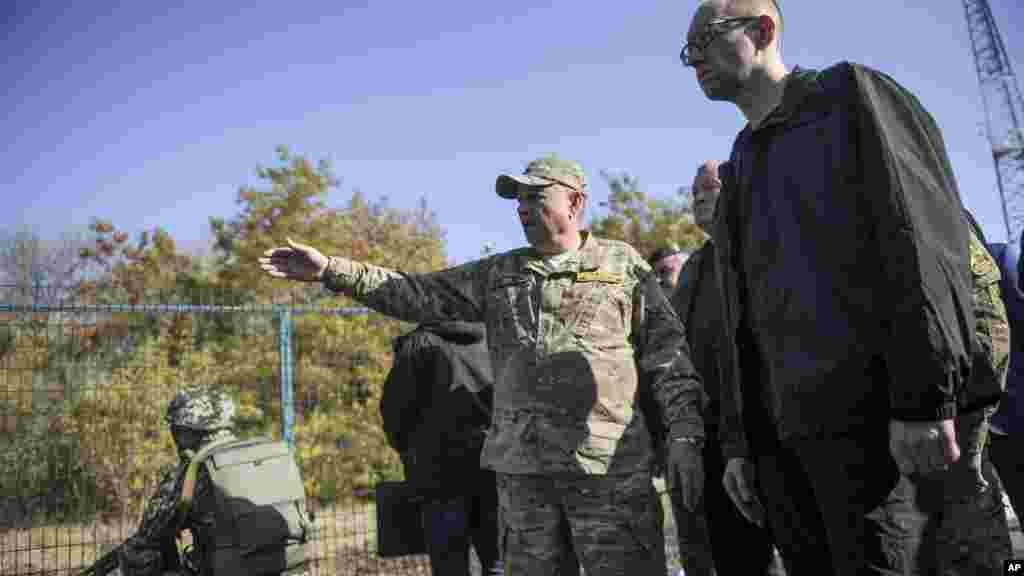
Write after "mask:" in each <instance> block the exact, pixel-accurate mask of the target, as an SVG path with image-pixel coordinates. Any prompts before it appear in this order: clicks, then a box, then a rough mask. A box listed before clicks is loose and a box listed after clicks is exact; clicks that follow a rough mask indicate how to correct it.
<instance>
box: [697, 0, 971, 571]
mask: <svg viewBox="0 0 1024 576" xmlns="http://www.w3.org/2000/svg"><path fill="white" fill-rule="evenodd" d="M782 21H783V17H782V14H781V12H780V10H779V7H778V5H777V4H776V3H774V2H770V1H767V0H764V1H755V0H745V1H738V0H709V1H706V2H704V3H702V4H701V5H700V6H699V8H698V9H697V12H696V14H695V15H694V17H693V20H692V22H691V24H690V28H689V31H688V34H687V43H686V45H685V46H684V47H683V50H682V53H681V54H680V56H681V59H682V61H683V64H684V65H686V66H690V67H693V69H694V71H695V77H696V81H697V83H698V85H699V87H700V89H701V91H702V92H703V93H704V95H705V96H706V97H707V98H708V99H709V100H713V101H724V102H731V103H733V104H735V105H736V107H737V108H739V110H740V111H741V112H742V113H743V115H744V117H745V118H746V120H747V126H746V127H745V128H744V129H743V130H742V131H741V132H740V133H739V135H738V136H737V138H736V141H735V143H734V144H733V149H732V153H731V154H730V158H729V162H728V163H727V164H725V165H723V167H722V168H721V169H720V170H719V172H720V177H721V180H722V186H723V194H722V197H721V202H720V204H719V206H718V211H719V214H718V215H717V218H716V222H715V231H714V238H715V242H716V255H717V261H718V265H719V270H718V277H719V281H720V284H721V286H722V291H721V294H722V297H723V306H724V311H725V323H726V338H727V346H725V347H724V349H725V351H726V354H727V355H728V356H729V358H728V359H727V360H726V361H724V362H723V369H724V370H727V371H729V373H730V374H729V375H728V376H726V378H727V381H730V384H731V386H732V388H733V390H734V392H733V394H732V397H733V398H734V399H735V401H734V404H735V406H734V407H733V408H732V409H727V407H723V408H722V410H723V413H724V414H727V413H728V412H729V411H730V410H733V411H734V412H735V413H736V414H737V415H739V416H741V417H736V418H733V419H732V421H733V422H735V423H737V424H740V425H741V426H740V428H744V427H746V430H745V432H744V433H743V434H737V435H732V436H730V437H727V438H724V439H723V453H724V456H725V458H726V460H727V464H726V473H725V479H724V480H725V482H726V485H727V489H728V490H729V492H730V496H731V497H732V498H733V500H734V502H735V503H736V504H737V506H738V507H740V508H741V510H742V511H743V512H744V513H745V515H747V516H748V517H750V518H751V519H754V520H759V519H760V518H759V517H760V515H761V509H760V505H761V503H762V502H763V505H764V508H765V509H766V512H767V515H768V516H769V520H770V521H769V524H770V526H771V527H772V530H773V533H774V536H775V540H776V543H777V545H778V546H779V548H780V549H781V550H782V556H783V558H784V559H786V561H787V570H788V571H789V573H790V574H792V575H793V576H802V575H803V574H837V575H854V574H857V575H860V574H910V573H914V572H915V571H916V570H917V566H916V563H917V558H916V552H915V550H914V549H913V545H912V544H913V543H914V542H915V541H916V540H915V539H916V535H917V533H918V531H919V530H920V523H919V522H918V519H915V518H911V517H906V518H900V519H899V521H897V522H891V520H892V518H891V511H892V510H893V509H894V508H893V507H892V506H891V500H892V499H894V498H895V499H901V498H906V497H908V496H907V495H906V494H904V493H902V492H900V493H894V490H893V489H894V487H896V485H897V481H898V480H899V478H900V474H901V473H902V474H903V475H905V476H906V477H907V478H910V479H913V478H920V477H922V476H926V475H930V474H935V473H940V472H942V471H943V470H946V469H948V468H949V466H950V465H951V464H952V463H954V462H956V461H957V460H958V459H959V458H960V446H959V445H958V443H957V434H956V427H955V424H954V422H955V417H956V416H957V414H958V411H959V410H962V409H964V408H965V406H964V405H963V404H962V402H963V401H964V400H965V399H966V398H967V396H968V395H965V394H964V391H965V390H966V383H967V382H968V378H969V375H970V371H971V346H972V338H973V322H971V319H972V318H973V314H974V312H973V310H972V307H971V288H970V287H971V276H970V267H969V265H968V262H969V252H968V243H969V234H968V228H967V225H966V223H965V221H964V219H963V216H962V214H961V211H960V207H961V200H960V194H959V190H958V189H957V184H956V180H955V178H954V175H953V173H952V169H951V167H950V164H949V159H948V157H947V155H946V152H945V144H944V142H943V140H942V136H941V134H940V132H939V130H938V127H937V126H936V124H935V121H934V120H933V119H932V117H931V116H930V115H929V114H928V112H927V111H925V110H924V109H923V108H922V107H921V104H920V102H918V100H917V99H916V98H915V97H914V96H913V95H911V94H910V93H909V92H907V91H906V90H905V89H904V88H902V87H901V86H900V85H898V84H897V83H896V82H895V81H894V80H892V79H891V78H890V77H888V76H886V75H884V74H882V73H880V72H877V71H874V70H871V69H869V68H866V67H864V66H860V65H856V64H850V63H846V62H844V63H840V64H837V65H835V66H832V67H829V68H827V69H824V70H820V71H816V70H805V69H801V68H794V69H793V70H789V69H787V68H786V66H785V64H784V63H783V60H782V55H781V49H780V44H781V37H782V32H783V26H782ZM741 383H742V386H741V385H740V384H741ZM724 397H725V396H723V398H724ZM986 401H988V400H986ZM975 407H976V406H975ZM725 420H726V417H725V416H723V422H725ZM752 423H756V424H752ZM751 426H755V429H750V427H751ZM755 467H756V480H757V484H756V485H755V484H754V473H753V472H754V469H755ZM887 526H890V527H891V526H894V527H896V530H887V529H886V528H887Z"/></svg>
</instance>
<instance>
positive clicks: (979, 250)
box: [958, 210, 1010, 412]
mask: <svg viewBox="0 0 1024 576" xmlns="http://www.w3.org/2000/svg"><path fill="white" fill-rule="evenodd" d="M964 215H965V217H966V218H967V220H968V222H969V223H970V224H971V244H970V258H971V302H972V304H973V305H974V323H975V324H974V343H973V347H972V350H973V353H972V356H971V358H972V362H971V380H970V382H969V384H968V385H967V386H965V387H964V389H963V390H961V391H960V398H959V402H958V404H959V409H960V410H961V411H963V412H969V411H972V410H975V409H978V408H988V407H994V406H995V405H996V404H997V403H998V402H999V399H1000V398H1001V397H1002V394H1003V390H1005V389H1006V373H1007V369H1008V368H1009V365H1010V322H1009V318H1008V316H1007V312H1006V306H1005V304H1004V303H1003V298H1002V296H1001V294H1000V290H999V280H1000V279H1001V278H1002V275H1001V274H1000V272H999V264H997V263H996V261H995V259H994V258H993V257H992V255H991V254H990V253H989V251H988V248H986V247H985V242H984V237H983V236H982V235H981V230H980V228H978V226H977V224H976V223H975V222H974V217H973V216H971V215H970V213H968V212H967V211H966V210H965V211H964Z"/></svg>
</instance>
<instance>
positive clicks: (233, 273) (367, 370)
mask: <svg viewBox="0 0 1024 576" xmlns="http://www.w3.org/2000/svg"><path fill="white" fill-rule="evenodd" d="M277 160H278V163H277V165H276V166H272V167H261V168H259V169H258V170H257V176H258V177H259V178H260V179H261V180H262V182H261V183H260V184H258V185H256V186H243V187H242V188H240V189H239V192H238V197H237V202H238V205H239V211H238V213H237V214H236V215H235V216H233V217H231V218H211V220H210V226H211V230H212V232H213V235H214V238H215V242H214V246H215V255H216V259H217V262H218V270H217V275H216V282H217V283H218V284H219V285H221V286H223V287H234V288H239V289H241V288H242V287H244V288H246V289H248V290H251V291H252V296H253V298H255V299H256V301H257V302H260V303H266V304H317V305H322V306H330V307H346V306H352V305H357V304H356V303H355V302H352V301H351V300H349V299H347V298H344V297H335V296H333V295H330V294H327V293H326V292H324V290H323V289H322V288H320V287H319V286H318V285H315V284H306V285H304V284H298V283H289V282H282V281H276V280H273V279H269V278H267V277H266V276H265V275H264V274H263V272H262V271H261V270H260V269H259V266H258V264H257V259H258V258H259V257H260V256H262V254H263V253H264V252H265V251H266V250H267V249H269V248H273V247H276V246H281V245H283V244H284V242H285V238H289V237H290V238H292V239H293V240H295V241H297V242H302V243H304V244H309V245H312V246H315V247H317V248H318V249H319V250H321V251H322V252H324V253H326V254H337V255H344V256H346V257H349V258H353V259H355V260H360V261H366V262H370V263H373V264H378V265H381V266H387V267H391V268H396V269H400V270H404V271H410V272H426V271H430V270H436V269H439V268H442V267H444V266H445V265H446V264H447V258H446V256H445V251H444V231H443V230H442V229H441V227H440V226H439V225H438V224H437V221H436V217H435V215H434V214H433V212H432V211H431V210H430V208H429V207H428V206H427V204H426V202H425V201H421V202H420V203H419V204H418V205H417V206H416V207H415V208H414V209H412V210H400V209H396V208H392V207H390V206H389V205H388V203H387V200H386V198H381V199H379V200H377V201H375V202H369V201H367V199H366V198H365V197H364V195H363V194H361V193H360V192H358V191H353V193H352V194H351V196H350V197H349V199H348V201H347V202H346V203H345V204H344V205H342V206H332V205H329V204H328V196H329V194H330V193H331V192H332V191H336V190H337V188H338V186H339V179H338V178H337V177H336V176H335V175H334V172H333V169H332V167H331V166H330V164H329V163H327V162H326V161H321V162H319V163H316V164H314V163H313V162H311V161H310V160H308V159H306V158H304V157H302V156H300V155H294V154H292V153H291V152H290V151H289V150H288V149H287V148H285V147H279V148H278V150H277ZM408 328H410V327H409V326H404V325H403V324H402V323H400V322H397V321H395V320H391V319H388V318H385V317H383V316H380V315H378V314H375V313H371V314H369V315H359V316H351V317H345V318H338V317H335V316H328V315H322V314H303V315H300V316H296V317H295V318H294V334H295V337H294V342H295V351H294V354H295V363H296V365H295V372H294V374H295V396H296V398H297V404H298V406H297V407H298V409H299V412H300V424H299V426H298V427H297V429H296V432H297V440H298V447H299V457H300V459H301V460H302V462H303V472H304V479H305V481H306V482H307V489H308V490H309V491H310V494H313V495H316V496H319V497H320V498H322V499H324V500H332V499H335V498H345V497H348V496H349V495H351V493H352V491H353V490H354V489H356V488H359V487H367V486H370V485H372V484H373V483H374V482H375V481H376V480H377V479H379V478H381V477H386V476H393V475H394V474H395V471H396V470H397V468H398V460H397V458H396V457H395V455H394V454H393V452H392V451H391V450H390V449H389V448H387V445H386V442H385V439H384V435H383V432H382V430H381V423H380V417H379V412H378V410H377V405H378V402H379V399H380V393H381V388H382V385H383V380H384V377H385V375H386V372H387V370H388V368H389V367H390V363H391V339H392V338H393V337H394V336H396V335H398V334H399V333H400V332H401V331H403V330H405V329H408ZM225 353H226V354H230V353H231V352H230V351H225ZM234 353H236V354H238V355H239V357H238V358H229V357H228V356H225V357H224V358H223V362H225V363H228V364H233V363H237V365H238V366H239V369H238V370H237V371H236V372H235V374H234V376H232V378H233V379H234V383H235V384H236V385H238V386H242V387H244V386H245V384H246V383H247V382H248V383H252V382H258V381H262V382H264V383H267V382H269V383H270V384H271V388H270V389H269V390H266V389H264V390H263V391H262V392H260V394H262V395H263V396H264V397H267V398H269V399H270V400H271V402H276V397H277V391H278V387H279V384H280V383H279V382H278V381H277V375H276V374H274V373H273V372H270V371H268V369H267V367H269V366H273V365H274V362H276V350H273V349H271V350H270V354H269V355H267V354H265V353H262V352H258V351H252V350H249V349H247V347H246V346H244V345H243V346H240V347H238V348H237V349H236V350H235V352H234ZM272 405H273V406H274V408H273V409H272V410H271V413H276V412H277V406H276V404H272Z"/></svg>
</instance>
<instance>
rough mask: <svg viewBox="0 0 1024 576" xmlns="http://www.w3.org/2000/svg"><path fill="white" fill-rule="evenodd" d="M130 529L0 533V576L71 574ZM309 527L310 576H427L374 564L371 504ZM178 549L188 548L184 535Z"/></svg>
mask: <svg viewBox="0 0 1024 576" xmlns="http://www.w3.org/2000/svg"><path fill="white" fill-rule="evenodd" d="M135 523H136V520H135V519H124V520H121V521H107V522H97V523H94V524H88V525H82V524H80V525H48V526H39V527H35V528H31V529H25V530H7V531H3V532H0V575H2V576H29V575H32V576H43V575H47V576H48V575H57V574H76V573H77V572H78V571H80V570H82V569H84V568H86V567H88V566H89V565H90V564H92V562H94V561H95V560H96V558H98V557H99V556H100V555H102V554H103V553H104V552H106V551H107V550H109V549H110V548H112V547H113V546H115V545H116V544H117V543H119V542H121V541H122V540H123V539H124V538H125V537H127V536H128V535H130V534H131V531H132V530H133V529H134V527H135ZM314 523H315V525H316V528H317V536H316V538H315V539H314V541H313V542H311V543H310V544H309V548H308V549H307V550H308V552H309V553H310V556H311V558H310V559H311V566H310V572H311V574H313V575H328V574H332V575H333V574H338V575H342V576H347V575H357V574H359V575H364V574H380V575H388V576H398V575H401V576H413V575H421V574H422V575H428V574H430V569H429V564H428V562H427V559H426V558H425V557H411V558H402V559H399V560H382V559H379V558H376V555H375V549H376V540H375V533H376V517H375V512H374V508H373V504H355V505H347V506H344V507H339V508H324V509H321V510H319V511H318V513H317V514H316V516H315V517H314ZM183 543H184V544H186V545H187V544H189V543H190V542H189V538H188V536H187V533H186V536H185V538H184V540H183Z"/></svg>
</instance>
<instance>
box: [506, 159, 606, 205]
mask: <svg viewBox="0 0 1024 576" xmlns="http://www.w3.org/2000/svg"><path fill="white" fill-rule="evenodd" d="M556 182H557V183H558V184H562V185H564V186H568V187H569V188H572V189H573V190H579V191H580V192H583V191H584V189H585V188H586V186H587V181H586V177H585V176H584V175H583V167H581V166H580V165H579V163H578V162H573V161H572V160H562V159H561V158H559V157H558V156H557V155H555V154H549V155H548V156H544V157H542V158H538V159H536V160H534V161H532V162H530V163H529V164H527V165H526V170H524V171H523V173H522V175H515V176H513V175H511V174H502V175H501V176H498V181H497V182H496V183H495V185H494V187H495V190H496V191H497V192H498V196H501V197H502V198H508V199H515V198H518V197H519V185H520V184H525V185H527V186H549V185H551V184H553V183H556Z"/></svg>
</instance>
